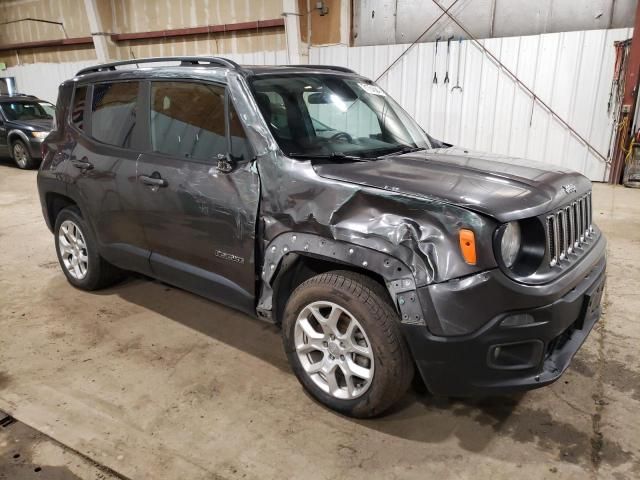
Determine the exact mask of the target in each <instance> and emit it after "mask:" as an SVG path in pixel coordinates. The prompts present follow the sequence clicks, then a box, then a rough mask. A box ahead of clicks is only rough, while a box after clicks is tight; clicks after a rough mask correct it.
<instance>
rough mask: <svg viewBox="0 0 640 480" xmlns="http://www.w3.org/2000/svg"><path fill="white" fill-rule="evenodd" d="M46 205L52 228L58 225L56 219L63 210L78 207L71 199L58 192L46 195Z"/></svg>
mask: <svg viewBox="0 0 640 480" xmlns="http://www.w3.org/2000/svg"><path fill="white" fill-rule="evenodd" d="M45 204H46V207H47V217H48V220H49V222H48V224H49V225H51V227H52V228H53V226H54V225H55V224H56V219H57V218H58V215H59V214H60V212H61V211H62V210H63V209H65V208H67V207H70V206H76V207H78V204H77V203H76V202H75V201H74V200H73V199H72V198H71V197H68V196H67V195H63V194H61V193H57V192H48V193H47V194H46V195H45Z"/></svg>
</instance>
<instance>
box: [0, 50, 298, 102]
mask: <svg viewBox="0 0 640 480" xmlns="http://www.w3.org/2000/svg"><path fill="white" fill-rule="evenodd" d="M224 57H225V58H229V59H231V60H233V61H235V62H238V63H240V64H244V65H282V64H286V63H287V52H286V51H284V50H283V51H275V52H264V51H263V52H255V53H238V54H229V55H224ZM95 64H96V62H95V60H94V61H88V62H86V61H85V62H67V63H34V64H28V65H20V66H16V67H9V68H7V69H6V70H4V71H2V72H0V77H15V79H16V84H17V87H18V91H19V92H20V93H28V94H31V95H36V96H37V97H39V98H42V99H44V100H49V101H50V102H53V103H55V102H56V99H57V98H58V85H60V83H62V82H63V81H64V80H67V79H69V78H72V77H73V76H75V74H76V72H77V71H78V70H80V69H82V68H85V67H89V66H91V65H95Z"/></svg>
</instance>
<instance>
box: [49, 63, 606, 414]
mask: <svg viewBox="0 0 640 480" xmlns="http://www.w3.org/2000/svg"><path fill="white" fill-rule="evenodd" d="M170 60H172V61H177V62H179V63H178V65H176V66H160V67H156V68H150V67H149V66H150V65H152V64H153V63H154V62H168V61H170ZM133 64H138V65H144V66H145V67H146V68H131V67H132V66H133ZM125 66H126V68H124V67H125ZM120 67H123V68H120ZM56 119H57V120H56V125H57V127H56V128H55V129H54V131H53V132H52V133H51V135H49V136H48V137H47V139H46V141H45V143H44V145H43V152H44V160H43V163H42V166H41V169H40V171H39V174H38V188H39V191H40V198H41V202H42V211H43V214H44V218H45V220H46V222H47V224H48V226H49V228H50V229H51V230H52V232H53V233H54V238H55V245H56V251H57V255H58V259H59V261H60V265H61V267H62V271H63V272H64V274H65V275H66V277H67V279H68V280H69V282H70V283H71V284H73V285H74V286H76V287H78V288H82V289H85V290H94V289H97V288H101V287H105V286H107V285H109V284H111V283H112V282H114V281H116V280H117V279H118V278H120V277H121V275H122V272H123V271H127V270H128V271H135V272H140V273H142V274H145V275H148V276H151V277H155V278H158V279H160V280H162V281H164V282H167V283H170V284H172V285H176V286H178V287H181V288H184V289H187V290H190V291H192V292H195V293H198V294H200V295H203V296H205V297H208V298H211V299H213V300H216V301H219V302H221V303H224V304H226V305H229V306H231V307H233V308H236V309H238V310H241V311H243V312H246V313H247V314H249V315H253V316H257V317H258V318H261V319H264V320H266V321H271V322H275V323H277V324H279V325H281V327H282V333H283V342H284V348H285V350H286V353H287V356H288V358H289V361H290V363H291V366H292V368H293V371H294V372H295V374H296V376H297V377H298V379H299V380H300V382H301V383H302V385H303V386H304V388H306V389H307V390H308V391H309V392H310V393H311V394H312V395H313V396H314V397H315V398H316V399H318V400H319V401H321V402H322V403H324V404H325V405H328V406H329V407H331V408H333V409H335V410H337V411H340V412H343V413H345V414H348V415H353V416H358V417H366V416H372V415H376V414H378V413H380V412H382V411H384V410H385V409H386V408H388V407H389V406H390V405H391V404H393V403H394V402H395V401H396V400H397V399H398V398H400V397H401V396H402V395H403V394H404V393H405V391H406V389H407V388H408V386H409V384H410V382H411V380H412V377H413V375H414V368H417V370H418V372H419V373H420V375H421V377H422V378H423V380H424V382H425V384H426V386H427V387H428V389H429V390H430V391H432V392H433V393H435V394H440V395H452V396H469V395H487V394H495V393H504V392H512V391H516V390H522V389H530V388H535V387H539V386H542V385H546V384H549V383H551V382H553V381H555V380H556V379H558V378H559V377H560V375H561V374H562V373H563V372H564V370H565V369H566V368H567V367H568V365H569V363H570V361H571V358H572V357H573V355H574V354H575V352H576V351H577V350H578V348H579V347H580V346H581V345H582V343H583V342H584V340H585V338H586V337H587V335H588V334H589V332H590V330H591V328H592V327H593V325H594V324H595V322H596V321H597V320H598V317H599V315H600V298H601V295H602V290H603V287H604V281H605V266H606V265H605V239H604V237H603V235H602V234H601V232H600V231H599V230H598V228H597V227H596V226H595V225H594V224H593V223H592V207H591V183H590V182H589V180H588V179H586V178H585V177H584V176H582V175H580V174H577V173H574V172H570V171H566V170H562V169H560V168H559V167H555V166H551V165H545V164H537V163H535V162H531V161H524V160H518V159H512V158H504V157H498V156H494V155H486V154H478V153H470V152H468V151H466V150H463V149H460V148H456V147H453V146H451V145H447V144H444V143H442V142H439V141H437V140H434V139H433V138H431V137H429V135H427V134H426V133H425V132H424V131H423V130H422V129H421V128H420V127H419V126H418V124H417V123H416V122H415V121H414V120H413V119H412V118H411V117H410V116H409V115H408V114H407V113H406V112H405V111H404V110H402V108H400V107H399V106H398V104H397V103H396V102H395V101H394V100H393V99H391V98H390V97H389V96H388V95H387V94H386V93H385V92H384V91H383V90H382V89H381V88H380V87H378V86H377V85H375V84H374V83H373V82H371V81H370V80H368V79H366V78H363V77H361V76H360V75H358V74H356V73H354V72H352V71H350V70H347V69H344V68H340V67H326V66H313V65H305V66H282V67H250V66H242V67H241V66H239V65H237V64H235V63H233V62H231V61H229V60H225V59H221V58H213V57H205V58H198V57H184V58H173V59H167V58H161V59H146V60H135V61H131V62H118V63H113V64H106V65H99V66H96V67H92V68H88V69H85V70H82V71H80V72H78V74H77V76H76V77H75V78H73V79H71V80H68V81H66V82H64V83H63V84H62V85H61V86H60V90H59V97H58V105H57V110H56ZM211 321H215V319H212V320H211ZM203 368H206V367H203Z"/></svg>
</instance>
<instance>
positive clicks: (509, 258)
mask: <svg viewBox="0 0 640 480" xmlns="http://www.w3.org/2000/svg"><path fill="white" fill-rule="evenodd" d="M521 244H522V235H521V233H520V224H519V223H518V222H509V223H507V225H506V227H505V228H504V231H503V232H502V240H501V241H500V252H501V254H502V261H503V262H504V264H505V265H506V266H507V267H509V268H511V267H512V266H513V264H514V262H515V261H516V257H517V256H518V252H519V251H520V245H521Z"/></svg>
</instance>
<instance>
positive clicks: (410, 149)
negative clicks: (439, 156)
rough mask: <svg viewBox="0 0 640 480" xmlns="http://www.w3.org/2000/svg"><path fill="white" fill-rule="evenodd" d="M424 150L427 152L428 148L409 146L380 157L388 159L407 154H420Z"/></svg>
mask: <svg viewBox="0 0 640 480" xmlns="http://www.w3.org/2000/svg"><path fill="white" fill-rule="evenodd" d="M422 150H426V148H424V147H410V146H409V145H406V146H404V147H400V148H399V149H398V150H393V151H392V152H389V153H385V154H384V155H380V156H381V157H387V156H389V155H403V154H405V153H413V152H420V151H422Z"/></svg>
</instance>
